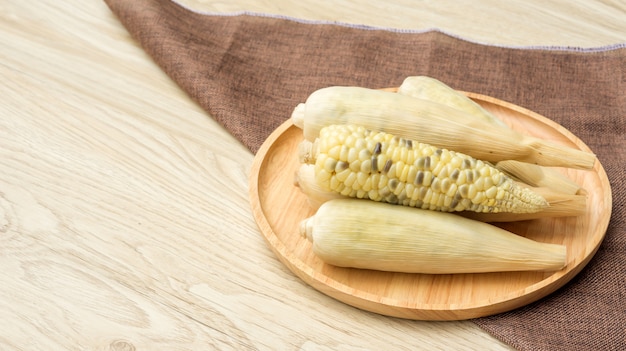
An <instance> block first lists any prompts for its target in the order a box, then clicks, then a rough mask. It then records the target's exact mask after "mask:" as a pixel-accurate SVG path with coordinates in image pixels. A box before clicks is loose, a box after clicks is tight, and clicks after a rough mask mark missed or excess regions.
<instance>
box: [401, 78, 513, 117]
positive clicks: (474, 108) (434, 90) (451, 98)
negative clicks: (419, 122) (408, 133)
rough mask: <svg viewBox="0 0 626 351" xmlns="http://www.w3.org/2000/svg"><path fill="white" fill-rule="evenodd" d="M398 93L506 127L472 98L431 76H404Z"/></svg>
mask: <svg viewBox="0 0 626 351" xmlns="http://www.w3.org/2000/svg"><path fill="white" fill-rule="evenodd" d="M398 94H403V95H407V96H412V97H414V98H418V99H424V100H429V101H433V102H437V103H440V104H444V105H447V106H450V107H452V108H456V109H458V110H461V111H464V112H467V113H468V114H470V115H471V116H473V117H475V118H478V119H480V120H484V121H486V122H489V123H491V124H494V125H498V126H501V127H506V124H505V123H504V122H503V121H502V120H501V119H499V118H498V117H496V116H494V115H493V114H492V113H490V112H489V111H487V110H485V109H484V108H483V107H482V106H480V105H479V104H477V103H476V102H474V101H473V100H472V99H470V98H468V97H467V96H465V95H463V94H462V93H460V92H458V91H456V90H454V89H453V88H452V87H450V86H448V85H447V84H445V83H443V82H442V81H440V80H437V79H435V78H432V77H427V76H411V77H406V78H405V79H404V81H403V82H402V84H401V85H400V87H399V88H398Z"/></svg>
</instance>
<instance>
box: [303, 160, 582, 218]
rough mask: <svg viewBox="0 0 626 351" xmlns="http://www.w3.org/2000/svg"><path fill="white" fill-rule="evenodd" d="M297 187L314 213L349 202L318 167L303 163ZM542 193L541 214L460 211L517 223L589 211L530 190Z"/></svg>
mask: <svg viewBox="0 0 626 351" xmlns="http://www.w3.org/2000/svg"><path fill="white" fill-rule="evenodd" d="M294 185H296V186H297V187H298V188H299V189H300V191H301V192H302V193H303V194H304V195H306V198H307V202H308V204H309V206H310V207H311V208H312V209H313V210H317V209H318V208H319V207H320V206H321V205H322V204H324V203H326V202H328V201H330V200H333V199H346V198H349V197H348V196H344V195H341V194H340V193H337V192H334V191H331V190H328V189H327V188H322V187H321V186H319V185H318V184H317V181H316V180H315V165H314V164H306V163H304V164H301V165H300V167H299V168H298V170H297V171H296V174H295V179H294ZM530 189H531V190H532V191H533V192H535V193H537V194H539V195H540V196H541V197H543V198H544V199H545V200H546V201H547V202H548V206H547V207H546V208H544V209H542V210H541V211H539V212H532V213H512V212H499V213H478V212H471V211H463V212H457V213H459V214H460V215H462V216H463V217H467V218H471V219H474V220H478V221H481V222H488V223H495V222H515V221H524V220H530V219H539V218H548V217H550V218H556V217H572V216H580V215H583V214H584V213H585V212H586V211H587V198H586V196H585V195H576V194H568V193H563V192H557V191H553V190H551V189H549V188H536V187H532V188H530Z"/></svg>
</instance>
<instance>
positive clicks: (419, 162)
mask: <svg viewBox="0 0 626 351" xmlns="http://www.w3.org/2000/svg"><path fill="white" fill-rule="evenodd" d="M299 153H300V160H301V161H302V162H304V163H311V164H314V165H315V179H316V182H317V184H318V185H319V186H320V187H321V188H322V189H326V190H330V191H333V192H336V193H340V194H342V195H344V196H349V197H356V198H365V199H370V200H374V201H380V202H387V203H392V204H401V205H404V206H411V207H419V208H422V209H430V210H437V211H446V212H452V211H473V212H489V213H493V212H516V213H528V212H538V211H540V210H541V209H543V208H544V207H546V206H547V203H546V201H545V199H543V198H542V197H541V196H539V195H537V194H535V193H534V192H532V191H531V190H530V189H528V188H525V187H520V186H518V185H516V183H515V182H513V180H512V179H510V178H509V177H507V176H506V175H505V174H503V173H502V172H500V171H498V170H497V169H495V168H494V167H492V166H490V165H489V164H487V163H485V162H483V161H481V160H476V159H474V158H472V157H469V156H467V155H464V154H461V153H457V152H454V151H449V150H446V149H442V148H438V147H435V146H431V145H428V144H423V143H419V142H416V141H412V140H409V139H404V138H400V137H397V136H394V135H392V134H389V133H385V132H375V131H371V130H368V129H366V128H365V127H362V126H357V125H331V126H328V127H324V128H322V130H321V131H320V134H319V138H317V139H316V140H315V141H314V142H313V143H311V142H308V141H306V140H305V141H303V142H302V143H301V144H300V151H299Z"/></svg>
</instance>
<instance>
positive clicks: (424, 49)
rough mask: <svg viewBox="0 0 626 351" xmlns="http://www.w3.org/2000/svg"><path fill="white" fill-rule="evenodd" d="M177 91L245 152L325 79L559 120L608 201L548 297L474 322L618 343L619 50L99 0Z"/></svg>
mask: <svg viewBox="0 0 626 351" xmlns="http://www.w3.org/2000/svg"><path fill="white" fill-rule="evenodd" d="M105 2H106V3H107V4H108V6H109V7H110V9H111V10H112V12H113V13H114V14H115V15H116V16H117V17H118V18H119V20H120V21H121V23H122V24H123V25H124V26H125V27H126V28H127V30H128V31H129V33H130V34H131V35H132V36H133V38H134V39H135V40H137V42H138V43H140V44H141V46H142V47H143V48H144V50H145V51H146V52H147V53H148V54H149V55H150V56H151V57H152V58H153V59H154V61H155V62H156V63H157V64H158V65H159V66H160V67H161V68H162V69H163V70H164V72H166V73H167V74H168V75H169V76H170V77H171V78H172V80H173V81H175V82H176V83H177V84H179V86H180V87H181V89H183V90H184V91H185V92H186V93H187V94H189V96H190V97H192V98H193V99H194V100H196V101H197V102H198V104H199V105H200V106H202V107H203V108H204V109H205V110H206V111H207V112H208V114H209V115H210V116H211V117H212V118H214V119H215V120H216V121H218V122H219V123H220V124H221V125H223V126H224V127H225V128H226V129H227V130H229V131H230V132H231V133H232V135H233V136H234V137H235V138H237V139H238V140H239V141H241V142H242V143H243V144H244V145H245V146H247V147H248V148H249V149H250V151H251V152H253V153H254V152H256V151H257V150H258V148H259V147H260V145H261V144H262V143H263V141H264V140H265V138H267V136H268V135H269V134H270V133H271V132H272V131H273V130H274V129H275V128H277V127H278V126H279V125H280V124H281V123H282V122H284V121H285V120H287V119H288V118H289V116H290V114H291V111H292V110H293V108H294V107H295V106H296V105H297V104H298V103H299V102H303V101H304V100H305V99H306V97H307V96H308V95H309V94H310V93H311V92H313V91H314V90H316V89H319V88H321V87H324V86H329V85H357V86H364V87H371V88H383V87H394V86H398V85H399V84H400V83H401V82H402V81H403V79H404V78H405V77H407V76H410V75H428V76H432V77H435V78H437V79H440V80H442V81H444V82H446V83H447V84H449V85H451V86H452V87H454V88H456V89H460V90H464V91H471V92H476V93H481V94H485V95H489V96H493V97H495V98H498V99H501V100H505V101H509V102H512V103H514V104H517V105H519V106H522V107H525V108H528V109H530V110H533V111H535V112H537V113H539V114H542V115H544V116H546V117H548V118H551V119H553V120H554V121H556V122H557V123H560V124H561V125H563V126H564V127H565V128H567V129H569V130H570V131H571V132H572V133H574V134H575V135H577V136H578V137H579V138H580V139H581V140H582V141H583V142H585V143H586V144H587V145H588V146H589V147H590V148H591V149H592V150H593V151H594V152H595V153H596V154H597V155H598V158H599V159H600V161H601V162H602V164H603V166H604V168H605V170H606V172H607V174H608V176H609V180H610V181H611V184H612V188H613V203H614V211H613V215H612V217H611V221H610V224H609V230H608V231H607V234H606V237H605V240H604V242H603V244H602V246H601V247H600V249H599V251H598V253H597V254H596V256H595V257H594V258H593V260H592V261H591V263H590V264H589V265H588V267H587V268H585V269H584V270H583V271H582V272H581V273H580V274H579V275H578V276H577V277H576V278H575V279H573V280H572V281H571V282H570V283H568V284H567V285H566V286H565V287H563V288H561V289H560V290H558V291H557V292H555V293H554V294H552V295H550V296H548V297H546V298H544V299H542V300H540V301H537V302H535V303H533V304H531V305H528V306H526V307H523V308H520V309H518V310H515V311H511V312H508V313H503V314H500V315H496V316H491V317H485V318H480V319H476V320H474V322H475V323H476V324H477V325H479V326H480V327H482V328H483V329H484V330H486V331H488V332H489V333H491V334H492V335H494V336H496V337H497V338H499V339H501V340H502V341H504V342H505V343H507V344H509V345H511V346H513V347H516V348H518V349H520V350H563V349H566V350H617V349H619V348H621V347H622V346H623V345H624V344H626V339H625V336H624V335H626V329H625V326H626V301H625V297H626V275H625V274H624V269H623V267H624V265H623V262H625V261H626V206H625V202H626V191H625V190H624V189H625V186H626V171H625V169H624V164H626V152H625V151H624V150H626V137H625V133H626V94H624V91H626V79H625V73H624V72H626V47H624V46H623V45H615V46H614V47H610V48H606V49H605V50H598V49H595V50H579V49H572V50H566V49H564V48H558V49H555V50H549V49H547V48H528V49H523V48H507V47H501V46H490V45H483V44H479V43H473V42H470V41H467V40H463V39H460V38H459V37H455V36H452V35H448V34H446V33H443V32H440V31H424V32H410V31H409V32H407V31H393V30H371V29H369V28H364V27H359V26H346V25H339V24H333V23H309V22H306V21H297V20H293V19H289V18H281V17H274V16H260V15H255V14H247V13H241V14H234V15H233V14H230V15H225V16H222V15H219V14H207V13H199V12H194V11H191V10H189V9H187V8H184V7H182V6H180V5H179V4H177V3H175V2H172V1H170V0H136V1H132V2H131V1H124V0H105Z"/></svg>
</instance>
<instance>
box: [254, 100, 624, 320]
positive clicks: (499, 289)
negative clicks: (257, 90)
mask: <svg viewBox="0 0 626 351" xmlns="http://www.w3.org/2000/svg"><path fill="white" fill-rule="evenodd" d="M468 95H469V96H471V97H472V98H473V99H474V100H475V101H476V102H477V103H479V104H480V105H481V106H483V107H484V108H485V109H486V110H487V111H489V112H491V113H492V114H493V115H494V116H497V117H498V118H500V119H501V120H502V121H504V122H505V123H506V124H507V125H509V126H510V127H511V128H513V129H514V130H517V131H519V132H521V133H524V134H526V135H531V136H535V137H541V138H542V139H544V140H551V141H553V142H555V143H558V144H560V145H565V146H568V147H573V148H577V149H580V150H583V151H586V152H591V150H590V149H589V148H588V147H587V146H586V145H585V144H584V143H583V142H582V141H581V140H580V139H578V138H577V137H576V136H574V135H573V134H571V133H570V132H569V131H567V130H566V129H565V128H563V127H561V126H559V125H558V124H556V123H554V122H552V121H550V120H549V119H547V118H545V117H543V116H541V115H538V114H536V113H533V112H532V111H529V110H527V109H524V108H521V107H519V106H516V105H514V104H511V103H507V102H504V101H501V100H498V99H495V98H492V97H489V96H484V95H480V94H472V93H468ZM303 139H304V136H303V133H302V130H301V129H299V128H297V127H295V126H294V125H293V124H292V122H291V121H287V122H285V123H284V124H283V125H282V126H281V127H280V128H278V129H277V130H276V131H275V132H274V133H273V134H272V135H270V137H268V139H267V140H266V141H265V143H264V144H263V146H261V148H260V149H259V152H258V153H257V155H256V156H255V159H254V163H253V166H252V171H251V175H250V201H251V203H252V209H253V213H254V216H255V220H256V221H257V223H258V226H259V228H260V230H261V232H262V233H263V236H264V237H265V240H266V242H267V243H268V245H269V246H270V247H271V248H272V250H273V251H274V253H275V254H276V255H277V257H278V258H279V259H280V260H281V261H282V262H283V263H284V264H285V265H286V266H287V267H289V269H290V270H292V271H293V272H294V274H296V275H298V276H299V277H300V278H302V279H303V280H304V281H305V282H307V283H308V284H310V285H311V286H313V287H315V288H316V289H318V290H320V291H322V292H324V293H325V294H327V295H329V296H332V297H334V298H336V299H338V300H339V301H343V302H345V303H347V304H349V305H352V306H355V307H358V308H362V309H364V310H367V311H373V312H376V313H381V314H384V315H389V316H394V317H401V318H409V319H416V320H464V319H469V318H478V317H485V316H489V315H492V314H496V313H502V312H506V311H509V310H512V309H514V308H519V307H522V306H524V305H526V304H529V303H531V302H534V301H537V300H538V299H540V298H542V297H544V296H546V295H548V294H550V293H552V292H554V291H555V290H556V289H558V288H559V287H561V286H563V285H564V284H566V283H567V282H568V281H569V280H570V279H572V278H573V277H574V276H575V275H576V274H577V273H578V272H580V270H581V269H582V268H584V266H585V265H586V264H587V263H588V262H589V260H590V259H591V258H592V257H593V255H594V254H595V252H596V250H597V249H598V247H599V246H600V244H601V243H602V240H603V239H604V235H605V232H606V229H607V227H608V224H609V219H610V217H611V209H612V198H611V187H610V184H609V180H608V178H607V175H606V173H605V172H604V169H603V168H602V165H601V164H600V163H599V162H598V161H596V164H595V167H594V169H593V171H588V170H574V169H561V168H554V169H558V170H559V171H561V172H563V173H562V174H563V175H565V176H567V177H569V178H570V179H571V180H572V181H574V182H576V183H577V184H579V185H580V186H581V188H583V189H585V190H586V191H587V194H588V195H587V206H586V208H587V210H586V212H585V214H584V215H581V216H576V217H561V218H542V219H538V220H531V221H514V222H509V223H506V224H500V226H501V227H503V228H505V229H507V230H509V231H511V232H513V233H516V234H519V235H522V236H525V237H527V238H530V239H532V240H535V241H538V242H546V243H552V244H559V245H565V246H566V247H567V259H566V262H567V263H566V266H565V267H564V268H563V269H562V270H560V271H557V272H496V273H482V274H441V275H438V274H434V275H433V274H403V273H392V272H379V271H368V270H361V269H351V268H341V267H335V266H332V265H328V264H325V263H324V262H323V261H322V260H320V259H319V258H318V257H317V256H316V255H315V254H314V253H313V249H312V245H311V243H310V242H309V241H308V240H306V239H305V238H302V237H301V236H300V234H299V225H300V222H301V221H302V220H304V219H306V218H308V217H310V216H312V215H313V214H314V213H315V210H314V209H313V208H311V206H309V204H308V202H307V198H306V195H305V194H304V193H303V192H301V191H300V189H299V188H298V187H296V186H295V185H294V184H293V175H294V174H295V173H296V172H297V169H298V167H299V166H300V162H299V161H298V144H299V143H300V142H301V141H302V140H303Z"/></svg>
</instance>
